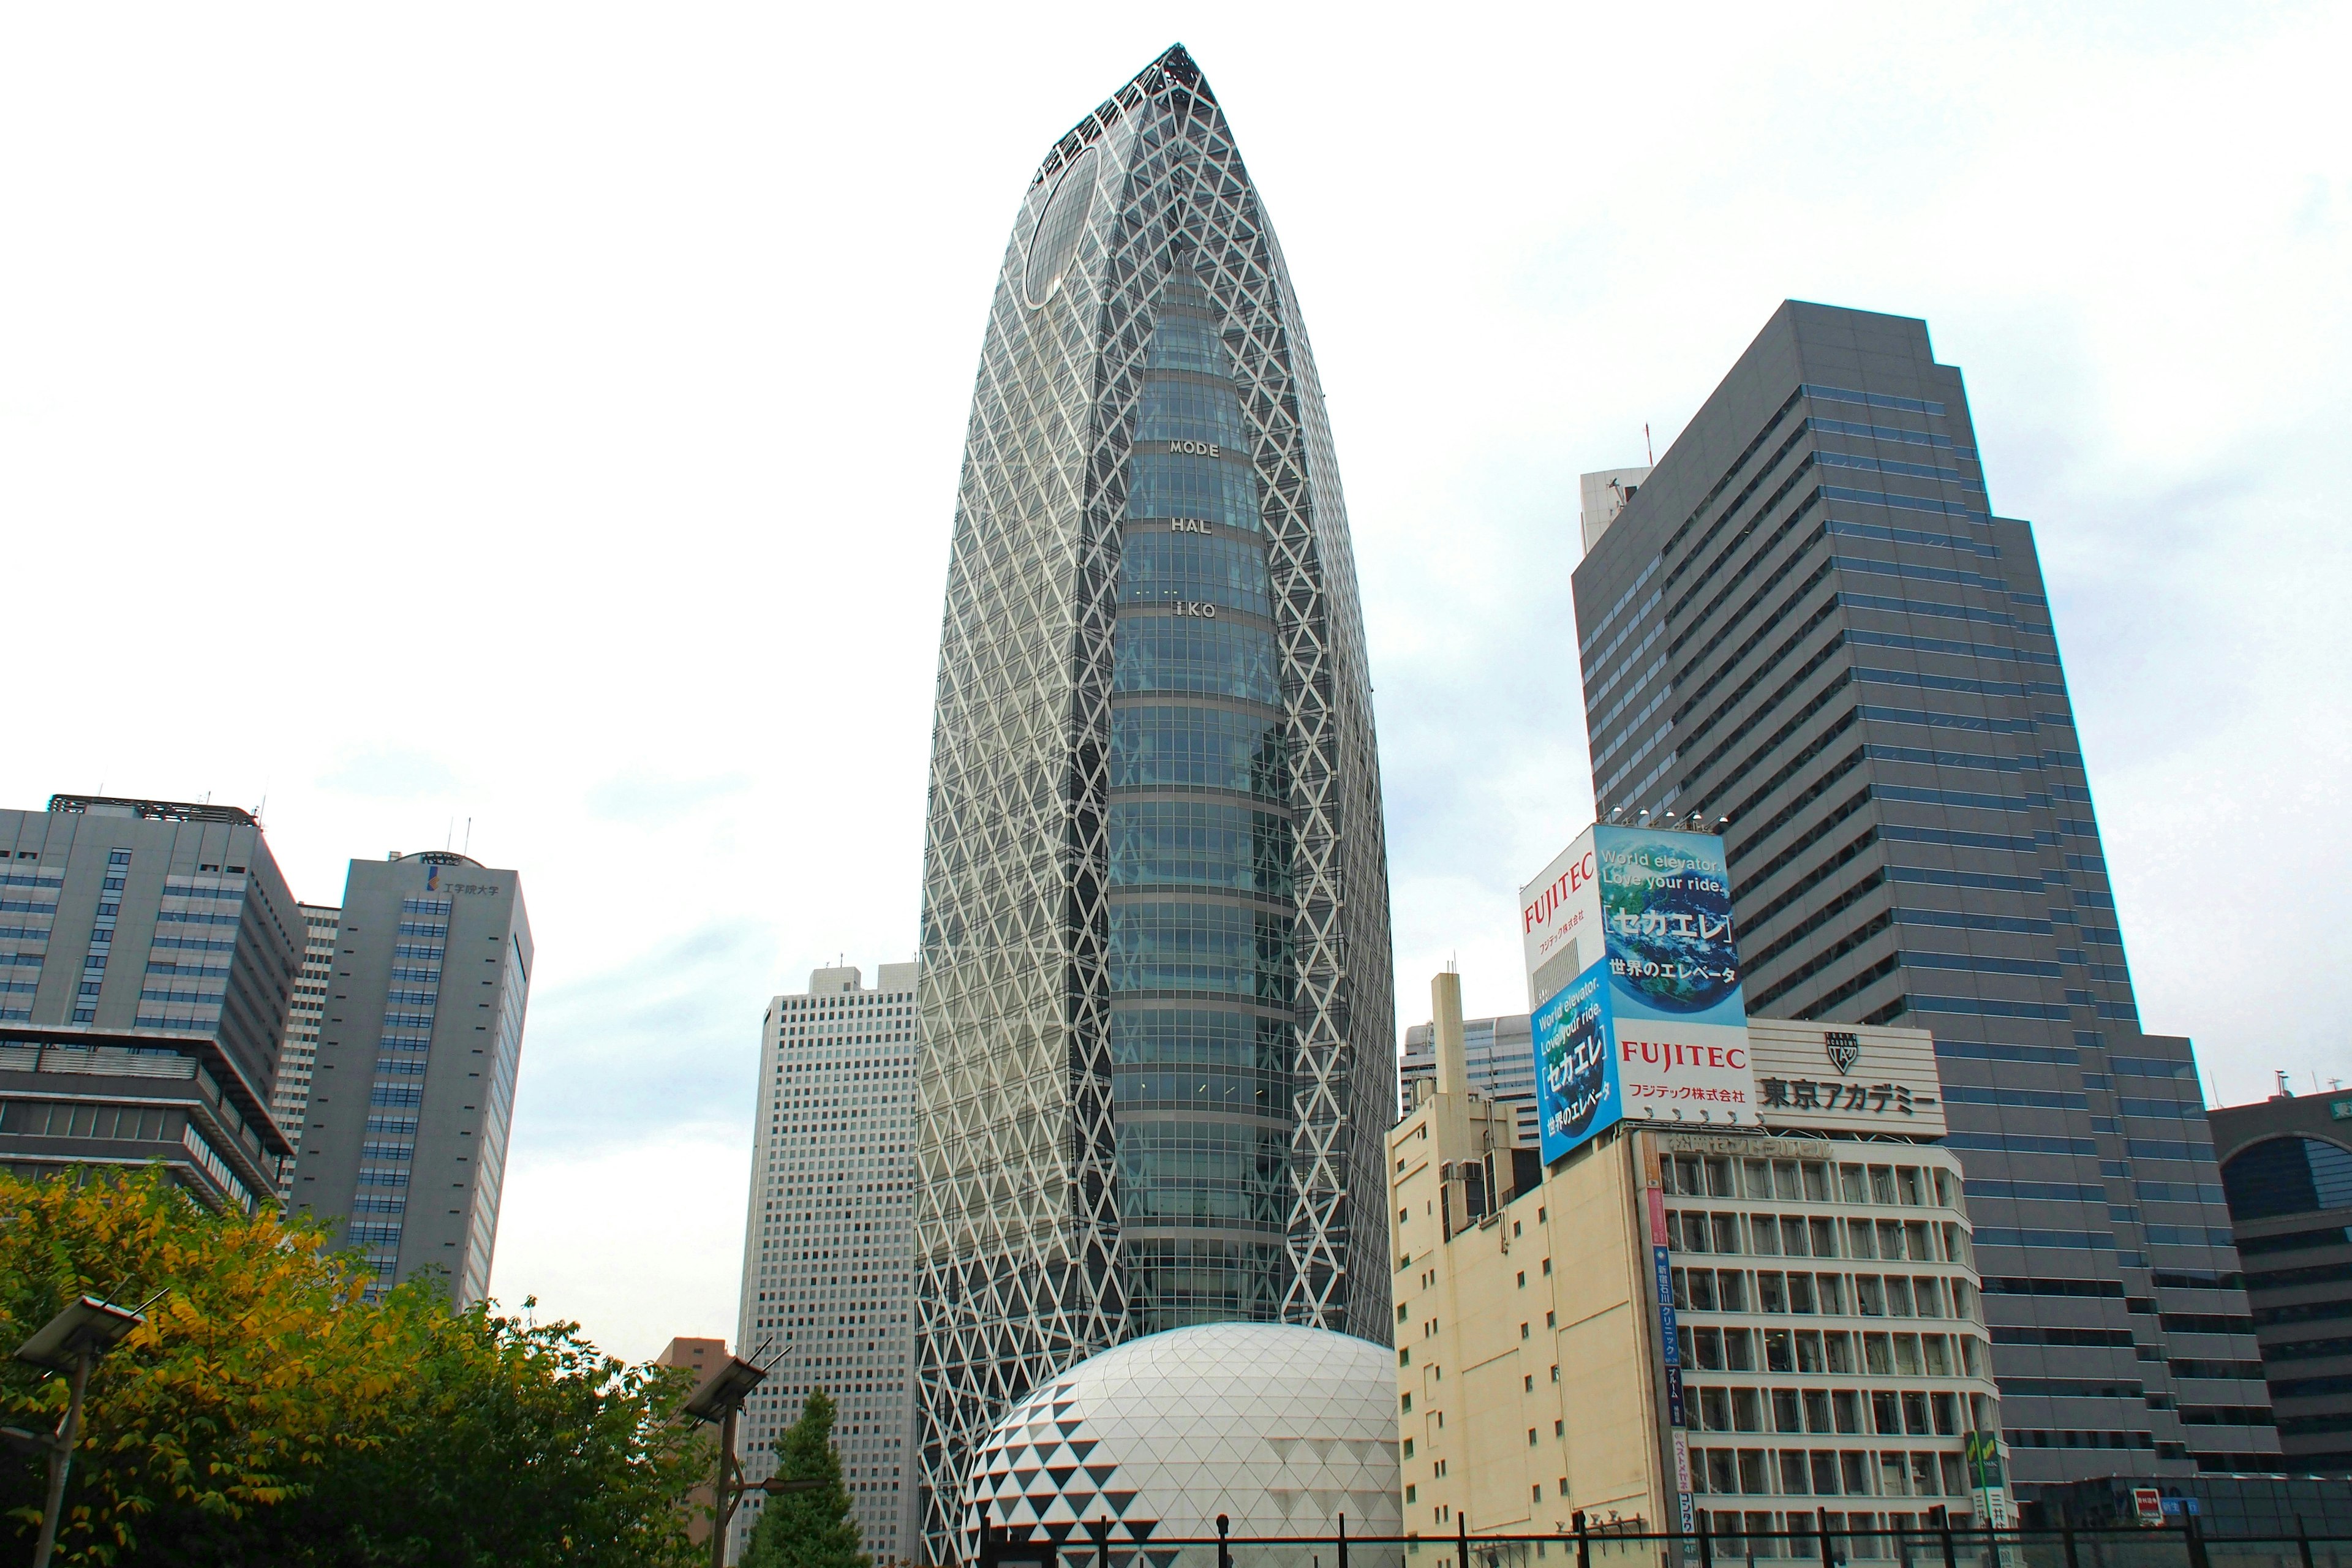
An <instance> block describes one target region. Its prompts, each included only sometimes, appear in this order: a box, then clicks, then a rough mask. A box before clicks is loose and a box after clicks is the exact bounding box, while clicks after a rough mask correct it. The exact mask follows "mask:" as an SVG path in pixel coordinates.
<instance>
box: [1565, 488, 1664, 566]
mask: <svg viewBox="0 0 2352 1568" xmlns="http://www.w3.org/2000/svg"><path fill="white" fill-rule="evenodd" d="M1649 478H1650V470H1649V469H1647V468H1603V469H1601V471H1600V472H1599V473H1596V474H1585V475H1583V476H1581V478H1580V480H1579V482H1578V485H1577V489H1578V492H1579V493H1578V496H1577V500H1579V501H1580V503H1581V504H1580V506H1579V507H1578V509H1577V514H1576V522H1577V527H1578V529H1579V530H1580V531H1581V532H1582V534H1583V536H1584V549H1585V552H1586V553H1587V554H1591V552H1592V547H1593V546H1594V545H1596V544H1598V543H1600V542H1601V535H1602V534H1603V533H1606V532H1608V531H1609V525H1610V524H1611V523H1612V522H1614V521H1617V514H1618V513H1619V512H1621V511H1623V510H1625V505H1626V503H1627V502H1628V501H1631V500H1633V493H1634V492H1635V491H1636V490H1638V489H1641V488H1642V486H1643V484H1645V483H1646V482H1648V480H1649Z"/></svg>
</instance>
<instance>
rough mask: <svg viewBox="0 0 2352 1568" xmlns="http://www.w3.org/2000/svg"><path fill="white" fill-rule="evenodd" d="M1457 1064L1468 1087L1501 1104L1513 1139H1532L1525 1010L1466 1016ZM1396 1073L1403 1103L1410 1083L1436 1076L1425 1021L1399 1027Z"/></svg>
mask: <svg viewBox="0 0 2352 1568" xmlns="http://www.w3.org/2000/svg"><path fill="white" fill-rule="evenodd" d="M1462 1067H1463V1071H1464V1073H1465V1075H1466V1077H1467V1081H1468V1087H1469V1088H1470V1089H1472V1090H1474V1091H1475V1092H1476V1093H1477V1095H1478V1096H1479V1097H1480V1098H1481V1099H1483V1100H1486V1102H1487V1103H1489V1104H1492V1105H1506V1106H1508V1107H1510V1108H1511V1114H1512V1115H1513V1116H1514V1117H1515V1118H1517V1124H1518V1141H1519V1142H1522V1143H1524V1144H1526V1145H1527V1146H1528V1147H1529V1148H1533V1147H1535V1143H1536V1057H1535V1041H1534V1039H1533V1038H1532V1037H1531V1036H1530V1035H1529V1034H1528V1016H1527V1015H1526V1014H1525V1013H1518V1014H1512V1015H1506V1016H1503V1017H1499V1018H1466V1019H1465V1020H1463V1024H1462ZM1401 1077H1402V1080H1403V1086H1404V1102H1405V1104H1407V1105H1414V1104H1417V1103H1419V1102H1418V1101H1417V1100H1415V1099H1414V1094H1415V1092H1416V1090H1415V1086H1416V1085H1419V1084H1423V1083H1427V1082H1432V1081H1433V1080H1434V1079H1436V1077H1437V1048H1436V1033H1435V1030H1434V1029H1433V1026H1430V1025H1428V1024H1415V1025H1413V1026H1411V1027H1410V1028H1408V1029H1406V1030H1405V1032H1404V1060H1403V1063H1402V1070H1401Z"/></svg>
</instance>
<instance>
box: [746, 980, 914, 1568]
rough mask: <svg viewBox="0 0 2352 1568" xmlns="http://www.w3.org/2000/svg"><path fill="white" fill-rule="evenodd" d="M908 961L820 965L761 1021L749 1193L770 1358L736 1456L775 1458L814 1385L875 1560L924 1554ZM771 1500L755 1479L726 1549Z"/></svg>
mask: <svg viewBox="0 0 2352 1568" xmlns="http://www.w3.org/2000/svg"><path fill="white" fill-rule="evenodd" d="M919 973H920V971H919V966H918V965H915V964H912V963H886V964H883V965H882V966H881V967H880V968H879V969H878V970H877V971H876V973H875V984H874V986H873V988H871V989H867V988H866V986H865V985H864V984H863V977H862V976H861V974H860V973H859V972H858V971H857V970H856V969H854V968H845V969H820V970H817V971H816V972H815V973H813V974H811V975H810V976H809V986H808V989H807V990H806V991H804V992H803V993H801V994H798V995H791V996H779V997H777V998H776V999H775V1000H774V1001H772V1002H771V1003H770V1004H769V1005H768V1016H767V1017H766V1018H765V1019H763V1020H762V1021H761V1026H760V1042H761V1044H760V1099H759V1103H758V1107H757V1110H755V1112H754V1115H753V1127H752V1135H751V1137H752V1161H751V1206H750V1210H749V1212H748V1214H747V1215H746V1216H745V1219H744V1225H743V1283H742V1292H741V1300H740V1304H739V1306H738V1308H737V1316H736V1335H735V1340H736V1343H738V1344H739V1345H741V1346H743V1347H744V1351H743V1353H744V1355H745V1357H746V1358H747V1359H749V1360H751V1361H753V1362H755V1363H757V1364H759V1365H761V1366H762V1367H765V1368H767V1369H768V1380H767V1381H766V1382H765V1383H763V1384H761V1385H760V1387H759V1390H758V1392H756V1393H755V1394H752V1396H751V1400H750V1401H749V1402H748V1403H747V1404H746V1405H744V1407H743V1436H742V1439H741V1441H742V1444H743V1456H742V1458H743V1466H744V1473H745V1475H746V1476H747V1478H748V1479H751V1480H755V1481H756V1480H761V1479H765V1478H766V1477H767V1476H768V1475H769V1474H770V1473H771V1472H772V1470H773V1468H774V1466H775V1445H776V1436H777V1434H778V1433H780V1432H782V1430H783V1429H784V1428H785V1427H786V1426H791V1425H792V1424H793V1421H794V1420H796V1419H798V1417H799V1415H800V1413H801V1405H802V1403H803V1401H804V1400H805V1399H806V1398H807V1396H808V1393H809V1391H810V1390H811V1389H813V1388H822V1389H824V1391H825V1393H826V1394H829V1395H830V1396H831V1397H832V1399H833V1401H834V1404H835V1406H836V1413H835V1417H834V1422H835V1424H834V1428H833V1431H834V1447H835V1449H836V1450H838V1451H839V1453H840V1455H841V1479H842V1485H843V1486H845V1487H846V1488H848V1489H849V1497H850V1501H851V1502H852V1503H853V1504H855V1505H856V1517H857V1527H858V1531H859V1532H860V1534H861V1535H862V1536H863V1538H864V1546H865V1550H866V1552H867V1554H869V1555H870V1556H872V1557H873V1558H874V1559H875V1560H876V1561H877V1562H880V1563H889V1562H898V1561H915V1560H919V1558H920V1553H919V1552H917V1550H916V1545H915V1532H916V1530H917V1528H918V1521H917V1500H918V1497H919V1491H918V1489H917V1485H916V1473H915V1459H914V1443H915V1420H914V1411H915V1397H914V1383H915V1365H914V1360H915V1330H914V1322H915V1268H914V1255H915V1240H914V1237H915V1228H914V1219H915V1196H914V1176H915V1163H914V1137H915V1005H916V976H917V975H918V974H919ZM765 1501H766V1499H765V1496H764V1494H762V1493H759V1492H753V1493H751V1494H749V1495H747V1496H746V1497H745V1499H744V1501H743V1507H742V1510H741V1511H740V1512H739V1513H738V1514H737V1516H736V1521H735V1523H734V1525H733V1527H732V1528H733V1531H734V1535H735V1538H734V1540H733V1541H732V1542H730V1550H731V1551H732V1552H736V1553H739V1554H740V1552H742V1550H743V1545H744V1542H746V1541H747V1540H749V1539H750V1536H751V1527H752V1526H753V1525H755V1524H757V1523H758V1522H759V1518H760V1510H761V1507H762V1506H763V1505H764V1503H765Z"/></svg>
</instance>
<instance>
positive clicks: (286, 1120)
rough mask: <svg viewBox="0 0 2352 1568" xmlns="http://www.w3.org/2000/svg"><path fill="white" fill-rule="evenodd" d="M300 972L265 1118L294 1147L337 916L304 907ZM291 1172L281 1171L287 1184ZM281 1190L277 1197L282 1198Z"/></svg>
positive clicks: (305, 1106) (305, 1104) (306, 1104)
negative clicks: (274, 1123)
mask: <svg viewBox="0 0 2352 1568" xmlns="http://www.w3.org/2000/svg"><path fill="white" fill-rule="evenodd" d="M299 908H300V910H301V912H302V931H303V938H302V967H301V969H300V971H299V972H298V973H296V974H295V976H294V998H293V1001H292V1002H291V1003H289V1005H288V1006H287V1009H286V1038H285V1041H284V1043H283V1044H281V1045H280V1046H279V1047H278V1082H277V1085H276V1087H275V1088H273V1089H271V1091H270V1095H269V1110H270V1114H272V1115H273V1116H275V1117H277V1118H278V1126H279V1127H280V1128H281V1129H283V1130H284V1131H285V1133H286V1138H287V1141H288V1142H290V1143H292V1144H293V1145H294V1146H295V1147H297V1148H299V1147H301V1143H302V1118H303V1116H304V1115H305V1114H306V1113H307V1112H308V1111H309V1110H310V1080H311V1078H312V1076H313V1075H314V1074H316V1072H317V1071H318V1067H319V1026H320V1025H321V1024H323V1023H324V1022H326V1018H327V983H328V982H329V981H330V980H331V979H332V978H333V977H334V972H335V922H336V921H338V920H339V919H341V915H342V910H336V909H329V908H327V907H326V906H324V905H322V904H303V905H301V906H299ZM293 1178H294V1170H293V1167H292V1165H291V1164H290V1163H289V1165H288V1166H287V1168H286V1176H285V1182H286V1183H287V1184H290V1183H291V1182H292V1181H293ZM286 1192H287V1188H286V1185H285V1184H281V1186H280V1189H279V1193H278V1195H279V1196H280V1197H284V1196H285V1195H286Z"/></svg>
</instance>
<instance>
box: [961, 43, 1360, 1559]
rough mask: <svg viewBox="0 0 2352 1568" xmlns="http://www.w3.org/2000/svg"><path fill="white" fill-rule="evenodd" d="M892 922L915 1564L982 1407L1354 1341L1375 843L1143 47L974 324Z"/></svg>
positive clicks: (1203, 122) (1165, 93)
mask: <svg viewBox="0 0 2352 1568" xmlns="http://www.w3.org/2000/svg"><path fill="white" fill-rule="evenodd" d="M948 579H949V580H948V590H947V607H946V616H945V625H944V627H943V631H942V636H941V646H940V678H939V696H938V710H937V719H936V724H935V729H934V733H933V744H932V757H931V773H930V793H929V821H928V825H927V830H926V839H925V854H924V882H923V917H922V949H921V952H922V964H923V973H922V988H921V991H922V1001H921V1006H920V1015H921V1021H922V1037H923V1041H924V1052H923V1055H922V1058H921V1073H922V1079H921V1082H922V1090H921V1094H920V1097H919V1115H918V1138H917V1142H918V1147H919V1163H920V1170H919V1177H918V1190H919V1197H918V1204H919V1213H918V1219H917V1229H918V1269H919V1276H920V1278H921V1281H922V1285H921V1289H920V1292H919V1303H920V1305H919V1312H920V1313H921V1314H922V1320H921V1321H922V1327H921V1331H920V1333H919V1335H918V1339H917V1342H918V1344H919V1347H920V1354H921V1356H922V1358H923V1360H922V1365H921V1369H920V1373H919V1388H920V1401H921V1412H922V1413H921V1417H920V1419H921V1421H922V1434H923V1435H922V1451H921V1461H920V1462H921V1467H922V1470H923V1484H924V1487H925V1490H926V1507H927V1510H928V1511H927V1516H926V1522H925V1526H924V1531H925V1541H926V1545H927V1550H928V1552H929V1554H930V1555H931V1556H932V1557H933V1558H934V1559H938V1558H940V1557H943V1556H944V1554H945V1553H946V1552H948V1551H949V1549H950V1548H949V1532H950V1531H951V1530H952V1529H954V1528H956V1527H957V1525H958V1524H959V1522H960V1521H956V1520H955V1519H954V1518H953V1517H952V1515H953V1513H954V1510H955V1508H956V1499H957V1498H958V1497H959V1496H960V1495H961V1492H962V1489H963V1482H964V1479H965V1470H966V1468H967V1467H968V1463H969V1458H970V1455H971V1452H972V1451H973V1448H974V1447H975V1445H976V1444H978V1443H979V1442H981V1441H982V1439H983V1438H984V1437H985V1436H986V1435H987V1434H988V1433H989V1432H990V1431H991V1430H992V1428H993V1427H994V1426H995V1424H996V1422H997V1420H998V1418H999V1417H1000V1416H1001V1415H1003V1412H1004V1411H1005V1409H1007V1408H1008V1407H1009V1406H1010V1405H1013V1404H1014V1403H1017V1402H1018V1401H1019V1400H1021V1399H1023V1398H1024V1397H1026V1396H1027V1395H1028V1394H1030V1393H1031V1392H1032V1391H1034V1389H1036V1388H1037V1387H1039V1386H1040V1385H1041V1384H1045V1382H1046V1381H1047V1380H1049V1379H1051V1378H1054V1377H1055V1376H1057V1375H1059V1374H1060V1373H1063V1372H1064V1371H1066V1370H1067V1369H1068V1368H1069V1367H1071V1366H1074V1365H1076V1363H1079V1362H1081V1361H1083V1360H1085V1359H1086V1358H1087V1357H1088V1356H1090V1355H1092V1354H1094V1353H1095V1352H1098V1351H1102V1350H1105V1349H1108V1348H1109V1347H1110V1346H1112V1345H1115V1344H1118V1343H1120V1342H1123V1341H1125V1340H1128V1339H1129V1338H1132V1337H1134V1336H1137V1335H1139V1334H1143V1333H1148V1332H1152V1331H1158V1330H1162V1329H1169V1328H1175V1327H1181V1326H1183V1325H1187V1324H1193V1323H1201V1322H1209V1321H1223V1320H1239V1321H1283V1322H1290V1323H1297V1324H1303V1325H1307V1326H1311V1327H1317V1328H1326V1329H1332V1330H1338V1331H1344V1332H1349V1333H1353V1334H1356V1335H1359V1336H1360V1337H1365V1338H1370V1339H1373V1340H1381V1339H1384V1338H1385V1337H1386V1335H1387V1333H1388V1327H1387V1317H1388V1298H1387V1289H1388V1279H1387V1273H1386V1270H1384V1269H1382V1268H1379V1267H1378V1266H1377V1264H1376V1262H1375V1261H1374V1260H1375V1258H1376V1257H1377V1249H1378V1248H1379V1247H1381V1244H1382V1242H1383V1240H1384V1237H1385V1228H1386V1227H1385V1226H1384V1225H1382V1224H1381V1219H1380V1216H1379V1215H1378V1214H1377V1213H1376V1212H1374V1211H1373V1210H1371V1209H1370V1208H1369V1207H1366V1206H1363V1205H1369V1204H1370V1203H1373V1202H1376V1201H1377V1198H1376V1194H1378V1193H1379V1192H1380V1191H1381V1186H1380V1184H1379V1182H1378V1181H1377V1180H1376V1179H1375V1177H1376V1175H1377V1168H1378V1165H1379V1162H1380V1159H1381V1131H1382V1129H1383V1127H1384V1126H1385V1124H1386V1123H1387V1121H1389V1119H1390V1118H1391V1115H1392V1113H1393V1108H1394V1106H1395V1103H1396V1054H1395V1037H1394V1033H1393V1027H1394V1007H1393V999H1392V997H1391V978H1390V973H1389V945H1390V944H1389V927H1388V878H1387V854H1386V849H1385V846H1384V843H1383V839H1382V829H1381V789H1380V774H1379V768H1378V764H1377V762H1376V759H1375V755H1374V744H1373V732H1372V713H1371V688H1370V678H1369V674H1368V669H1367V665H1366V659H1365V651H1364V637H1363V628H1362V624H1361V616H1360V610H1359V606H1358V601H1357V593H1356V585H1355V575H1354V566H1353V562H1352V557H1351V546H1350V543H1349V532H1348V526H1347V513H1346V509H1345V507H1344V505H1343V503H1342V500H1341V498H1340V493H1339V473H1338V468H1337V464H1336V460H1335V458H1334V455H1333V449H1332V442H1331V436H1330V430H1329V426H1328V422H1327V421H1326V418H1325V416H1324V409H1323V399H1322V395H1321V393H1320V390H1319V388H1318V384H1317V379H1316V373H1315V366H1314V361H1313V357H1312V354H1311V353H1310V351H1309V349H1308V347H1307V335H1306V331H1305V327H1304V323H1303V321H1302V319H1301V316H1300V313H1299V307H1298V301H1297V294H1296V291H1295V290H1294V289H1293V288H1292V286H1291V283H1290V279H1289V277H1288V274H1287V272H1286V269H1285V268H1284V265H1283V260H1282V254H1281V250H1280V248H1279V247H1278V246H1277V245H1276V241H1275V237H1274V234H1273V230H1272V228H1271V226H1269V224H1268V223H1267V220H1266V216H1265V211H1264V209H1263V206H1262V205H1261V204H1260V202H1259V200H1258V196H1257V194H1256V191H1255V187H1254V186H1253V185H1252V184H1251V182H1250V178H1249V174H1248V171H1247V170H1246V169H1245V168H1244V165H1243V163H1242V159H1241V156H1240V153H1239V152H1238V150H1237V149H1236V148H1235V146H1234V139H1233V133H1232V131H1231V128H1230V127H1229V126H1228V125H1227V123H1226V121H1225V119H1224V116H1223V111H1222V110H1220V108H1219V107H1218V104H1217V100H1216V97H1215V95H1214V94H1213V92H1212V91H1211V90H1210V88H1209V85H1208V83H1207V82H1206V81H1205V80H1203V79H1202V75H1201V72H1200V70H1199V68H1197V67H1196V66H1195V65H1194V63H1193V62H1192V58H1190V57H1189V56H1188V55H1186V53H1185V52H1184V51H1183V49H1182V48H1181V47H1178V48H1171V49H1170V50H1169V51H1168V52H1167V53H1166V54H1164V55H1163V56H1161V57H1160V58H1159V59H1157V60H1155V61H1153V62H1152V63H1151V64H1150V66H1149V67H1147V68H1145V69H1144V70H1143V71H1142V72H1141V73H1140V74H1139V75H1138V76H1137V77H1136V78H1135V79H1133V80H1132V81H1130V82H1129V83H1127V84H1126V85H1125V86H1123V87H1121V88H1120V89H1118V91H1117V92H1116V93H1114V94H1113V95H1112V96H1111V97H1110V98H1109V99H1108V100H1105V101H1104V102H1103V103H1102V104H1101V105H1100V106H1099V107H1098V108H1097V109H1096V110H1094V111H1093V112H1092V113H1090V114H1088V115H1087V116H1086V118H1085V119H1083V120H1082V121H1079V123H1078V124H1077V125H1076V127H1074V128H1073V129H1072V130H1071V131H1070V132H1069V133H1068V134H1067V135H1066V136H1064V137H1063V138H1062V139H1061V140H1060V141H1059V142H1056V143H1055V145H1054V147H1053V148H1052V149H1051V150H1050V151H1049V152H1048V153H1047V154H1046V156H1045V160H1044V161H1043V162H1042V163H1040V164H1039V165H1038V168H1037V170H1036V173H1035V174H1034V176H1033V177H1032V179H1031V180H1030V182H1029V188H1028V193H1027V195H1026V196H1025V197H1024V200H1023V202H1022V206H1021V212H1020V215H1019V217H1018V219H1017V220H1016V223H1015V226H1014V229H1013V237H1012V240H1011V242H1010V244H1009V245H1008V246H1007V247H1006V249H1005V253H1004V259H1003V266H1002V269H1001V271H1000V273H999V277H998V281H997V288H996V293H995V297H994V300H993V302H992V306H991V308H990V312H989V320H988V327H987V332H986V335H985V339H984V343H983V348H982V361H981V368H980V375H979V384H978V387H977V389H976V392H975V395H974V398H973V404H972V411H971V426H970V432H969V436H968V439H967V446H966V450H965V457H964V467H963V473H962V479H961V487H960V490H959V495H958V502H957V515H956V522H955V531H954V542H953V550H952V554H951V559H950V565H949V573H948Z"/></svg>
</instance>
